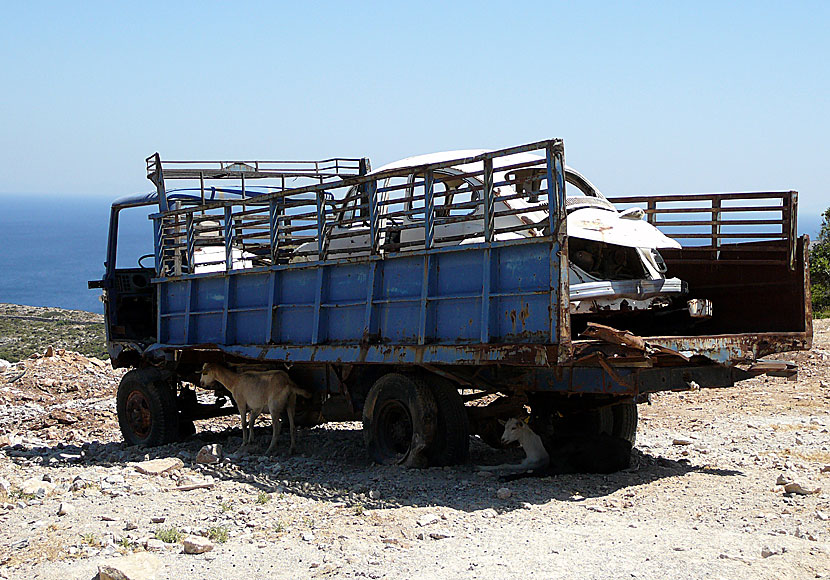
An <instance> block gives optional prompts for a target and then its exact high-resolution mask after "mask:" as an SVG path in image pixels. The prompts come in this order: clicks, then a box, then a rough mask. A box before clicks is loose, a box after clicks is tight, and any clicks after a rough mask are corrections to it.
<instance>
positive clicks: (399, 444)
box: [363, 373, 438, 466]
mask: <svg viewBox="0 0 830 580" xmlns="http://www.w3.org/2000/svg"><path fill="white" fill-rule="evenodd" d="M437 416H438V410H437V406H436V404H435V398H434V397H433V395H432V392H431V391H430V389H429V388H428V387H427V386H426V385H423V384H420V382H419V381H416V380H413V379H412V378H410V377H407V376H404V375H401V374H398V373H389V374H386V375H384V376H382V377H380V378H379V379H378V380H377V381H376V382H375V384H374V385H372V388H371V389H370V390H369V393H368V395H367V396H366V403H365V404H364V406H363V437H364V439H365V441H366V447H367V448H368V450H369V455H370V456H371V458H372V459H373V460H374V461H376V462H377V463H381V464H385V465H392V464H396V463H405V464H407V465H411V466H425V465H423V464H422V463H421V462H422V458H421V457H419V456H421V455H422V452H425V451H426V450H427V449H429V446H430V445H431V444H432V442H433V440H434V438H435V431H436V425H437ZM424 463H425V461H424Z"/></svg>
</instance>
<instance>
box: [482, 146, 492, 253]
mask: <svg viewBox="0 0 830 580" xmlns="http://www.w3.org/2000/svg"><path fill="white" fill-rule="evenodd" d="M482 195H483V196H484V200H483V203H484V241H485V242H487V243H488V244H489V243H490V242H492V241H493V228H494V225H495V218H494V216H493V159H492V157H488V158H487V159H485V160H484V189H483V190H482Z"/></svg>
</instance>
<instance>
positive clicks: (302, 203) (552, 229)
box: [148, 140, 565, 277]
mask: <svg viewBox="0 0 830 580" xmlns="http://www.w3.org/2000/svg"><path fill="white" fill-rule="evenodd" d="M534 152H535V153H537V155H528V153H534ZM563 155H564V150H563V146H562V142H561V140H547V141H540V142H537V143H531V144H528V145H522V146H518V147H512V148H509V149H502V150H499V151H492V152H487V153H484V154H481V155H477V156H474V157H469V158H463V159H447V160H444V161H440V162H436V163H428V164H424V165H418V166H413V167H404V168H399V169H393V170H388V171H383V172H377V173H374V174H369V175H362V176H361V175H357V174H352V175H345V176H344V175H340V176H338V177H333V173H332V174H325V178H324V179H321V180H320V181H321V182H320V183H316V184H309V185H303V186H300V187H284V186H283V185H282V184H281V183H280V184H277V185H274V186H267V185H266V188H265V189H261V190H260V191H257V192H255V193H254V192H252V191H251V190H247V191H246V193H247V195H246V194H244V193H243V194H242V195H239V196H237V197H236V198H235V199H218V200H216V199H214V200H210V199H208V198H206V195H205V191H206V189H205V186H204V185H202V187H200V189H199V190H196V191H199V192H200V195H198V196H197V195H194V196H193V199H192V200H191V201H189V202H188V201H186V200H185V201H181V198H180V196H177V199H179V201H177V202H175V203H173V204H172V207H165V204H166V198H165V200H162V197H161V196H160V199H159V203H160V206H161V210H162V211H160V212H159V213H158V214H155V215H154V216H151V217H152V218H153V220H154V226H155V232H156V268H157V274H158V276H159V277H169V276H180V275H184V274H193V273H197V274H198V273H203V272H205V273H206V272H222V271H230V270H238V269H246V268H254V267H268V266H274V265H279V264H291V263H303V262H310V261H317V260H328V259H336V258H351V259H366V258H369V257H371V256H378V255H382V254H389V253H395V252H406V251H413V250H418V249H425V250H430V249H432V248H436V247H440V246H450V245H459V244H476V243H484V244H487V243H491V242H497V241H504V240H507V239H517V238H534V237H548V236H551V235H553V236H554V237H562V238H563V237H564V232H563V231H560V229H561V224H562V223H563V220H564V215H565V207H564V161H563ZM151 160H153V157H151V158H148V176H150V178H151V179H155V180H158V181H159V182H160V183H163V179H160V177H161V176H169V175H171V174H172V175H175V176H176V178H177V179H178V178H181V179H184V178H186V177H185V176H187V178H190V179H192V178H193V177H194V175H195V169H187V168H185V169H177V170H173V169H168V167H167V165H168V164H169V163H170V162H165V167H164V168H163V170H162V171H158V169H157V168H154V166H153V165H152V163H155V162H158V160H157V159H156V160H154V161H151ZM327 161H331V160H327ZM350 161H355V160H350ZM358 161H359V160H358ZM180 163H186V162H180ZM194 163H195V165H198V166H200V167H201V168H200V169H199V172H200V174H199V175H198V177H197V178H198V179H200V181H203V180H205V179H217V178H224V179H227V178H233V177H235V176H233V175H232V174H231V173H230V171H229V168H228V167H224V168H222V169H221V170H220V171H217V172H216V173H210V174H208V173H206V172H205V169H204V167H202V166H204V162H194ZM260 163H262V164H264V163H265V162H260ZM271 163H278V162H271ZM318 163H321V165H317V166H315V170H319V171H321V172H323V173H325V171H327V169H326V168H327V167H328V166H326V165H325V164H324V163H325V162H318ZM362 163H363V162H361V164H362ZM262 164H260V165H255V164H253V163H248V165H251V167H253V170H251V171H252V172H256V174H257V175H259V177H258V179H262V180H267V179H268V178H269V177H270V178H271V179H272V180H273V179H274V178H276V179H278V180H281V179H282V178H283V177H284V176H282V175H271V174H268V175H266V170H265V167H264V165H262ZM332 167H333V169H332V171H335V170H336V171H341V170H345V165H343V166H341V165H337V164H336V163H335V164H334V165H333V166H332ZM364 167H368V163H366V164H365V165H364ZM182 171H184V172H186V173H177V172H182ZM222 171H224V172H225V173H221V172H222ZM245 171H248V170H245ZM359 171H360V167H358V172H359ZM249 174H252V173H251V172H248V173H246V175H249ZM226 175H227V177H226ZM309 175H311V174H309ZM309 175H304V177H308V176H309ZM319 175H320V174H314V176H313V177H312V178H313V179H320V178H319ZM268 187H271V189H268ZM243 191H245V190H243ZM214 197H215V196H214ZM551 206H553V207H554V211H553V212H548V208H549V207H551Z"/></svg>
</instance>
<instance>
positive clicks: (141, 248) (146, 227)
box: [115, 204, 158, 268]
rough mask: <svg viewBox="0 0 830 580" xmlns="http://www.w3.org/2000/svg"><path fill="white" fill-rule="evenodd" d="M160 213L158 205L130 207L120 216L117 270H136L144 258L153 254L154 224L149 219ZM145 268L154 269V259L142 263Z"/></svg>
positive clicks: (122, 211)
mask: <svg viewBox="0 0 830 580" xmlns="http://www.w3.org/2000/svg"><path fill="white" fill-rule="evenodd" d="M157 211H158V206H157V205H155V204H154V205H145V206H141V207H129V208H125V209H122V210H121V211H120V212H119V214H118V246H117V253H116V258H115V265H116V267H117V268H136V267H138V260H139V258H141V257H142V256H148V255H149V256H152V254H153V222H152V221H151V220H150V219H149V218H148V216H149V215H150V214H152V213H155V212H157ZM142 266H143V267H145V268H152V267H153V259H152V257H149V258H145V259H144V260H143V261H142Z"/></svg>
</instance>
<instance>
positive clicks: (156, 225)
mask: <svg viewBox="0 0 830 580" xmlns="http://www.w3.org/2000/svg"><path fill="white" fill-rule="evenodd" d="M162 219H163V218H161V217H154V218H153V242H154V244H155V248H154V249H155V252H156V277H158V278H161V277H162V273H163V272H164V264H163V258H164V239H163V237H162V231H163V227H162V221H161V220H162ZM112 267H113V268H115V262H114V261H113V264H112Z"/></svg>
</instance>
